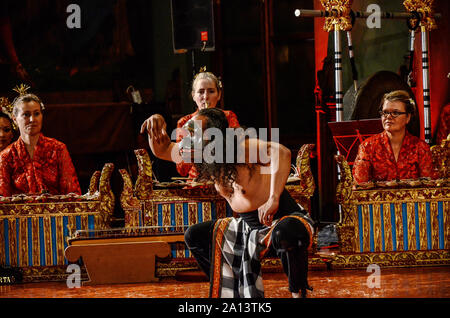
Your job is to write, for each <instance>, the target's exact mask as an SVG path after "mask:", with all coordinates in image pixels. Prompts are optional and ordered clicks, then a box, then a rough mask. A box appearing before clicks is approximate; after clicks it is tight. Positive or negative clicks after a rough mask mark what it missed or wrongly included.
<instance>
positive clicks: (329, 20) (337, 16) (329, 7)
mask: <svg viewBox="0 0 450 318" xmlns="http://www.w3.org/2000/svg"><path fill="white" fill-rule="evenodd" d="M320 3H321V4H322V6H323V7H324V9H325V11H326V12H327V13H329V15H331V16H329V17H326V18H325V24H324V26H323V28H324V30H325V31H327V32H330V31H335V30H336V31H349V30H351V29H352V19H351V17H350V12H351V7H352V3H353V0H320Z"/></svg>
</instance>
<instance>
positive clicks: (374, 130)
mask: <svg viewBox="0 0 450 318" xmlns="http://www.w3.org/2000/svg"><path fill="white" fill-rule="evenodd" d="M328 127H330V129H331V133H332V134H333V140H334V143H335V145H336V147H337V150H338V151H339V154H341V155H343V156H344V157H345V159H346V160H347V162H348V164H349V165H353V162H354V160H355V158H356V155H357V154H358V147H359V145H360V144H361V142H363V140H364V139H366V138H368V137H370V136H373V135H375V134H379V133H381V132H382V131H383V125H382V124H381V119H380V118H375V119H361V120H349V121H340V122H329V123H328Z"/></svg>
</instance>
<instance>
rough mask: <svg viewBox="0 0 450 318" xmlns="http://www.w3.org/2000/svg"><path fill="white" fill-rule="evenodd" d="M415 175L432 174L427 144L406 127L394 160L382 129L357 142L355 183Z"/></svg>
mask: <svg viewBox="0 0 450 318" xmlns="http://www.w3.org/2000/svg"><path fill="white" fill-rule="evenodd" d="M419 177H430V178H436V176H435V173H434V171H433V163H432V157H431V151H430V146H429V145H428V144H427V143H426V142H424V141H423V140H421V139H419V138H417V137H415V136H413V135H411V134H410V133H409V132H408V131H406V133H405V137H404V139H403V143H402V147H401V149H400V152H399V155H398V160H397V161H395V158H394V153H393V151H392V148H391V144H390V142H389V138H388V135H387V133H386V132H385V131H383V132H382V133H380V134H377V135H374V136H372V137H370V138H367V139H366V140H364V142H363V143H361V145H360V146H359V149H358V155H357V156H356V159H355V162H354V165H353V179H354V181H355V182H356V183H362V182H368V181H390V180H402V179H417V178H419Z"/></svg>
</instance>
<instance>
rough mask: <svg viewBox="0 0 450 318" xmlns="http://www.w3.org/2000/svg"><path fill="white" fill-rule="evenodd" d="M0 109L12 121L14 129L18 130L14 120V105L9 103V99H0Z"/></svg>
mask: <svg viewBox="0 0 450 318" xmlns="http://www.w3.org/2000/svg"><path fill="white" fill-rule="evenodd" d="M0 107H1V111H2V112H3V113H4V114H6V115H7V116H8V117H9V118H10V119H11V123H12V128H13V129H14V130H16V129H17V126H16V123H14V120H12V111H13V104H12V103H10V102H9V99H8V98H7V97H0Z"/></svg>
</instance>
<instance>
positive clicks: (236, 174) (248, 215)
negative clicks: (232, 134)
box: [141, 108, 313, 297]
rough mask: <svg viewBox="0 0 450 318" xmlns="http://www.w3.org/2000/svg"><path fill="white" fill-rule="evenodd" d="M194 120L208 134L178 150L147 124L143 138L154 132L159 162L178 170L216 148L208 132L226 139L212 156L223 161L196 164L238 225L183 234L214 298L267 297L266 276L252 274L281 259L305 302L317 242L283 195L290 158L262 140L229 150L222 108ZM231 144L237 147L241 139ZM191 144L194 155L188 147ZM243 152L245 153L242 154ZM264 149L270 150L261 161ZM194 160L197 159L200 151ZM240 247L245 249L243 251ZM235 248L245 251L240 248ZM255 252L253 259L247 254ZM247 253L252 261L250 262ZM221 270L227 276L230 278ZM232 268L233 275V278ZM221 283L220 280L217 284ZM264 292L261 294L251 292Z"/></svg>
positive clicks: (208, 225)
mask: <svg viewBox="0 0 450 318" xmlns="http://www.w3.org/2000/svg"><path fill="white" fill-rule="evenodd" d="M192 120H193V121H196V123H200V126H201V128H202V129H201V135H200V138H199V137H198V135H197V134H195V135H196V136H194V134H191V135H190V134H187V136H186V137H185V139H184V140H183V141H182V142H181V143H179V144H176V143H173V142H171V141H170V138H169V136H168V135H167V132H166V131H165V129H164V127H155V126H154V123H152V122H151V121H149V120H147V121H145V122H144V124H143V125H142V127H141V132H144V131H147V132H148V139H149V144H150V147H151V149H152V151H153V153H154V154H155V155H156V156H157V157H159V158H161V159H165V160H170V161H174V162H179V161H181V160H184V161H186V160H188V159H189V158H190V159H191V160H193V159H194V157H195V154H194V153H195V151H192V149H197V150H198V149H199V148H198V147H197V148H196V146H195V145H198V144H201V146H200V150H202V151H203V150H204V149H206V146H207V145H208V143H209V142H211V140H210V139H213V138H211V137H210V136H209V137H208V138H205V136H204V135H203V134H204V132H205V131H208V129H210V128H213V129H215V132H217V131H219V132H222V134H219V135H221V136H222V142H219V143H216V145H217V144H219V145H222V147H221V148H220V147H219V148H210V149H214V151H215V152H214V155H215V156H216V157H215V158H222V159H223V160H213V162H211V160H209V162H207V160H200V162H197V163H195V162H194V163H195V167H196V169H197V170H198V172H199V176H198V178H197V181H199V182H202V181H211V180H212V181H213V182H214V186H215V188H216V190H217V192H218V193H219V194H220V195H221V196H223V197H224V198H225V199H226V200H227V202H228V203H229V205H230V207H231V208H232V210H233V211H234V212H236V213H238V214H239V216H240V217H239V218H237V219H234V218H228V219H233V220H229V221H233V222H231V223H227V224H225V227H223V226H222V225H221V222H220V221H221V220H217V221H216V220H212V221H206V222H202V223H198V224H194V225H192V226H190V227H189V228H188V229H187V231H186V233H185V242H186V245H187V246H188V248H189V249H190V251H191V252H192V254H193V255H194V257H195V258H196V260H197V262H198V264H199V266H200V267H201V269H202V270H203V271H204V272H205V273H206V275H207V276H208V278H209V279H210V281H211V290H213V289H215V288H216V287H217V288H216V289H215V290H217V293H216V294H215V296H214V295H212V296H213V297H263V288H262V287H261V284H262V280H261V277H260V272H257V273H254V272H253V273H252V271H253V270H254V271H260V268H259V267H258V266H257V265H255V264H257V263H259V261H260V257H258V255H265V256H269V255H272V256H273V255H277V256H278V257H280V259H281V262H282V265H283V269H284V272H285V273H286V275H287V276H288V281H289V290H290V291H291V293H292V296H293V297H300V296H302V297H306V293H307V292H306V290H307V289H310V290H311V288H310V287H309V286H308V282H307V272H308V247H309V246H310V244H311V241H312V234H313V224H312V223H313V222H312V221H311V220H310V219H309V218H308V216H307V215H305V214H306V213H305V211H303V210H302V209H301V207H300V206H299V205H298V204H297V203H296V202H295V200H294V199H293V198H292V197H291V196H290V195H289V193H288V192H287V190H286V189H285V184H286V182H287V178H288V176H289V172H290V167H291V152H290V150H289V149H287V148H286V147H284V146H283V145H281V144H279V143H276V142H272V141H269V142H267V141H264V140H261V139H257V138H237V142H236V145H232V147H231V148H230V145H229V143H230V140H228V141H227V140H226V138H225V136H226V130H227V128H228V121H227V119H226V117H225V115H224V113H223V112H222V111H221V110H220V109H217V108H208V109H204V110H201V111H199V113H198V114H197V116H195V117H194V118H193V119H192ZM191 127H193V125H192V122H191ZM228 129H230V128H228ZM193 131H194V129H191V132H193ZM215 138H218V139H220V138H221V137H220V136H219V137H217V136H216V137H215ZM214 140H216V139H214ZM233 140H234V141H236V138H235V139H233ZM227 142H228V144H227ZM189 144H191V145H192V147H189ZM239 147H241V148H240V149H241V150H242V149H243V150H244V151H243V152H239V151H238V149H239ZM231 149H233V156H231V157H227V156H226V153H227V151H228V152H229V151H230V150H231ZM255 149H256V150H257V151H256V153H257V154H258V155H257V159H256V160H254V157H253V159H252V158H251V155H250V154H251V153H252V151H254V150H255ZM260 149H263V150H264V152H263V153H262V154H261V152H260ZM200 152H201V151H200ZM220 152H222V153H220ZM196 154H197V155H198V151H197V153H196ZM239 154H240V155H242V154H244V157H239V156H240V155H239ZM263 157H264V158H263ZM225 158H228V159H229V158H233V160H232V162H228V161H229V160H225ZM267 159H268V160H267ZM197 161H198V160H197ZM253 161H254V162H253ZM303 213H305V214H303ZM233 226H234V227H233ZM224 229H225V230H226V231H224ZM222 232H229V233H235V232H239V235H241V236H239V237H231V238H230V235H229V234H223V233H222ZM251 232H254V234H255V235H254V236H253V237H256V239H255V242H254V243H256V245H257V246H258V247H259V248H256V249H253V248H251V247H252V246H254V245H251V244H250V243H248V241H249V240H250V241H251V238H250V239H249V237H251V236H252V235H251V234H249V233H251ZM245 233H247V234H245ZM222 234H223V236H221V240H220V241H221V242H227V240H228V241H230V240H234V241H233V242H231V244H225V245H227V246H232V248H228V250H227V248H226V246H225V245H223V243H222V245H217V242H218V237H219V236H220V235H222ZM233 235H234V234H233ZM242 235H244V236H242ZM242 241H245V242H243V243H242V244H241V242H242ZM237 242H239V244H236V243H237ZM238 245H239V246H238ZM239 249H240V250H239ZM250 249H251V251H252V252H251V253H250V252H248V251H249V250H250ZM263 250H264V252H262V251H263ZM249 253H250V254H251V255H248V254H249ZM219 254H222V255H219ZM231 254H236V255H239V257H241V258H242V259H241V260H236V257H237V256H236V255H233V257H231V258H230V255H231ZM256 254H258V255H256ZM242 255H247V256H242ZM217 259H220V261H217ZM255 261H256V262H255ZM227 262H228V267H227ZM224 264H225V265H224ZM236 264H237V265H236ZM218 267H220V268H222V271H225V272H227V274H226V275H224V274H223V272H221V270H220V268H218ZM230 267H232V269H230V270H227V268H228V269H229V268H230ZM217 273H219V275H218V274H217ZM220 273H222V276H221V275H220ZM217 276H220V277H219V279H217ZM225 276H227V277H225ZM228 276H232V277H231V278H230V277H228ZM258 284H259V286H256V287H254V286H252V285H258ZM211 292H212V291H211Z"/></svg>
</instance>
